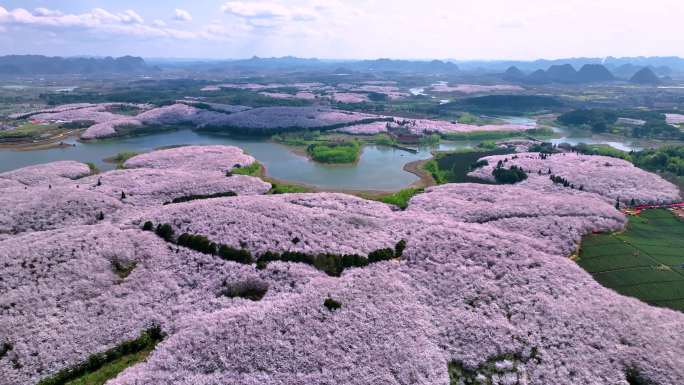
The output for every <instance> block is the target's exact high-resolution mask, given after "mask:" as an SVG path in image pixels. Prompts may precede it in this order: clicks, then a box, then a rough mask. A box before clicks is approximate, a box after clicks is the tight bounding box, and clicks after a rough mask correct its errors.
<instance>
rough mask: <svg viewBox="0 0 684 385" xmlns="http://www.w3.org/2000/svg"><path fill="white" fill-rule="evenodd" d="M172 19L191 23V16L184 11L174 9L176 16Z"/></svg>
mask: <svg viewBox="0 0 684 385" xmlns="http://www.w3.org/2000/svg"><path fill="white" fill-rule="evenodd" d="M173 18H174V20H178V21H191V20H192V15H190V12H188V11H186V10H183V9H178V8H176V14H175V15H174V16H173Z"/></svg>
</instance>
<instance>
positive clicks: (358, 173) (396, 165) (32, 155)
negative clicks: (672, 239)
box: [0, 130, 474, 191]
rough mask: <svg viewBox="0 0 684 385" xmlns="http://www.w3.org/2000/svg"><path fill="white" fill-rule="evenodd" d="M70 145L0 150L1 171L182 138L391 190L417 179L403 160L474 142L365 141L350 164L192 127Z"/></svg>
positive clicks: (279, 174) (327, 183)
mask: <svg viewBox="0 0 684 385" xmlns="http://www.w3.org/2000/svg"><path fill="white" fill-rule="evenodd" d="M68 143H72V144H75V146H73V147H64V148H51V149H46V150H33V151H12V150H0V172H3V171H8V170H13V169H16V168H20V167H24V166H29V165H33V164H39V163H47V162H53V161H57V160H76V161H80V162H92V163H94V164H95V165H97V167H98V168H100V169H101V170H109V169H112V168H113V167H114V165H113V164H111V163H106V162H104V161H103V159H104V158H107V157H111V156H114V155H116V154H118V153H119V152H124V151H135V152H141V153H142V152H148V151H152V150H154V149H157V148H160V147H165V146H173V145H181V144H204V145H206V144H223V145H231V146H237V147H240V148H242V149H244V150H245V151H246V152H247V153H249V154H250V155H252V156H254V157H255V158H256V159H257V160H258V161H259V162H260V163H262V164H263V165H264V166H265V168H266V174H267V175H268V176H270V177H272V178H275V179H279V180H283V181H288V182H295V183H303V184H307V185H311V186H316V187H320V188H324V189H348V190H378V191H394V190H398V189H401V188H404V187H407V186H408V185H410V184H412V183H413V182H416V181H417V180H418V177H417V176H415V175H414V174H411V173H409V172H406V171H404V170H403V167H404V165H405V164H406V163H409V162H412V161H415V160H422V159H428V158H430V157H431V151H433V150H453V149H457V148H466V147H472V146H473V145H474V143H469V142H462V143H461V142H459V143H445V144H441V145H440V146H439V147H435V148H431V149H430V148H421V149H419V151H418V153H416V154H412V153H409V152H406V151H402V150H398V149H394V148H390V147H384V146H375V145H367V146H365V147H364V148H363V152H362V154H361V158H360V159H359V161H358V162H357V163H356V164H352V165H325V164H320V163H316V162H313V161H311V160H309V159H308V158H307V157H305V156H302V155H298V154H296V153H294V152H293V151H291V149H289V148H288V147H286V146H283V145H280V144H277V143H273V142H270V141H266V140H260V139H236V138H232V137H228V136H224V135H217V134H209V133H200V132H196V131H192V130H180V131H167V132H163V133H158V134H152V135H146V136H136V137H127V138H117V139H108V140H101V141H96V142H87V143H80V142H76V141H74V140H71V141H70V142H68Z"/></svg>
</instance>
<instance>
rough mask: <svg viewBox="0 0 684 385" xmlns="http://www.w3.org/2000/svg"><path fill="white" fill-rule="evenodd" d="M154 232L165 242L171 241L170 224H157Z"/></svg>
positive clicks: (171, 229) (171, 231) (171, 228)
mask: <svg viewBox="0 0 684 385" xmlns="http://www.w3.org/2000/svg"><path fill="white" fill-rule="evenodd" d="M154 232H155V233H156V234H157V235H158V236H159V237H160V238H162V239H163V240H165V241H166V242H172V241H173V227H171V225H170V224H168V223H164V224H158V225H157V228H156V229H155V230H154Z"/></svg>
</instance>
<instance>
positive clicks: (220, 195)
mask: <svg viewBox="0 0 684 385" xmlns="http://www.w3.org/2000/svg"><path fill="white" fill-rule="evenodd" d="M235 196H237V194H236V193H235V192H234V191H226V192H218V193H214V194H196V195H185V196H182V197H178V198H173V200H171V201H170V202H164V205H169V204H174V203H183V202H190V201H194V200H200V199H211V198H223V197H235Z"/></svg>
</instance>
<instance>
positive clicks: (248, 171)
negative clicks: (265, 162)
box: [231, 162, 261, 176]
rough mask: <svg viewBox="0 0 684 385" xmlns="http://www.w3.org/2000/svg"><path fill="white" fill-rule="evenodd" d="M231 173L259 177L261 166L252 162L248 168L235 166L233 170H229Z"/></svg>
mask: <svg viewBox="0 0 684 385" xmlns="http://www.w3.org/2000/svg"><path fill="white" fill-rule="evenodd" d="M231 173H232V174H234V175H248V176H259V174H260V173H261V164H260V163H259V162H254V163H252V164H250V165H249V166H244V167H239V166H237V167H234V168H233V170H231Z"/></svg>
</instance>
